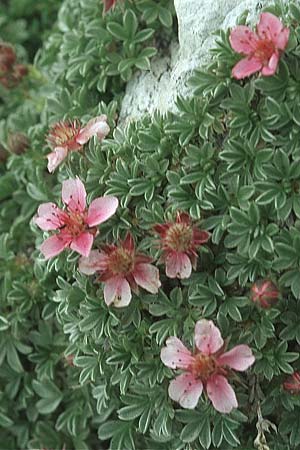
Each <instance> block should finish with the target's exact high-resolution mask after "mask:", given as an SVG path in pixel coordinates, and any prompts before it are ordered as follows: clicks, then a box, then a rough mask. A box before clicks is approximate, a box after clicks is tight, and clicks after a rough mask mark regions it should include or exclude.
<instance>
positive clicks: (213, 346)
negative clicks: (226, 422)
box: [160, 319, 255, 413]
mask: <svg viewBox="0 0 300 450" xmlns="http://www.w3.org/2000/svg"><path fill="white" fill-rule="evenodd" d="M195 345H196V351H195V352H194V354H192V353H191V352H190V351H189V350H188V349H187V348H186V347H185V346H184V345H183V343H182V342H181V340H180V339H178V338H176V337H170V338H168V339H167V346H166V347H164V348H163V349H162V350H161V354H160V356H161V360H162V362H163V363H164V364H165V365H166V366H167V367H170V368H171V369H182V370H183V373H182V374H181V375H179V376H178V377H176V378H175V379H174V380H173V381H171V383H170V385H169V396H170V397H171V399H172V400H174V401H176V402H178V403H179V404H180V405H181V406H182V407H183V408H189V409H193V408H195V407H196V405H197V403H198V400H199V397H200V395H201V394H202V391H203V389H205V390H206V393H207V395H208V397H209V399H210V400H211V401H212V404H213V406H214V408H215V409H216V410H217V411H219V412H221V413H229V412H230V411H231V410H232V409H233V408H237V406H238V403H237V399H236V396H235V392H234V390H233V389H232V387H231V386H230V384H229V383H228V381H227V377H228V373H229V370H230V369H234V370H238V371H244V370H247V369H248V367H250V366H251V365H252V364H253V363H254V361H255V358H254V356H253V354H252V351H251V349H250V347H248V345H237V346H236V347H233V348H232V349H231V350H229V351H228V352H225V353H224V351H223V346H224V341H223V339H222V336H221V333H220V330H219V329H218V328H217V327H216V326H215V325H214V323H213V322H212V321H211V320H205V319H203V320H199V321H198V322H197V323H196V326H195Z"/></svg>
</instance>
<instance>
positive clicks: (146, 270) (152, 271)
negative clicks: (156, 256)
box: [132, 264, 161, 294]
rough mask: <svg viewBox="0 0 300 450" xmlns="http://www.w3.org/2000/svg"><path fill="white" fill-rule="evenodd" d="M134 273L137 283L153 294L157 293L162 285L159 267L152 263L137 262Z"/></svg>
mask: <svg viewBox="0 0 300 450" xmlns="http://www.w3.org/2000/svg"><path fill="white" fill-rule="evenodd" d="M132 275H133V278H134V280H135V282H136V284H138V285H139V286H141V287H142V288H144V289H146V291H148V292H151V294H157V292H158V288H159V287H160V286H161V282H160V279H159V270H158V269H157V267H154V266H152V264H137V265H136V267H135V269H134V271H133V273H132Z"/></svg>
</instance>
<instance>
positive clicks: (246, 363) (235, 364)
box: [217, 345, 255, 371]
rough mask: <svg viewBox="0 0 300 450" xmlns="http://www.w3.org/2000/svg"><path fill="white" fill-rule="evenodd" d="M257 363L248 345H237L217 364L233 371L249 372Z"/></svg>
mask: <svg viewBox="0 0 300 450" xmlns="http://www.w3.org/2000/svg"><path fill="white" fill-rule="evenodd" d="M254 361H255V358H254V356H253V354H252V350H251V348H250V347H248V345H237V346H236V347H233V348H232V349H231V350H229V352H226V353H223V355H221V356H220V357H219V358H218V360H217V363H218V364H219V365H221V366H227V367H230V368H231V369H235V370H239V371H243V370H247V369H248V367H250V366H251V365H252V364H253V363H254Z"/></svg>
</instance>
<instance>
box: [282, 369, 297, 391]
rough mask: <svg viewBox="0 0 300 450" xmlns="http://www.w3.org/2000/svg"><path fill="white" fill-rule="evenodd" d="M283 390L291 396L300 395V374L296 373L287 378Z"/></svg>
mask: <svg viewBox="0 0 300 450" xmlns="http://www.w3.org/2000/svg"><path fill="white" fill-rule="evenodd" d="M283 388H284V389H285V390H286V391H289V392H290V393H291V394H300V372H294V373H293V374H292V375H290V376H289V377H287V379H286V380H285V382H284V383H283Z"/></svg>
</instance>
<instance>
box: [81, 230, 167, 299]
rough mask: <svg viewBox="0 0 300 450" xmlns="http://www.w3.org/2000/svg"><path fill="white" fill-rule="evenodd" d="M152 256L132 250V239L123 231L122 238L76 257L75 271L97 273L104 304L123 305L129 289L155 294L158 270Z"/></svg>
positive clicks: (128, 296) (129, 295) (158, 284)
mask: <svg viewBox="0 0 300 450" xmlns="http://www.w3.org/2000/svg"><path fill="white" fill-rule="evenodd" d="M151 261H152V259H151V258H150V257H149V256H145V255H143V254H140V253H136V251H135V245H134V241H133V238H132V236H131V234H130V233H128V234H127V236H126V238H125V240H124V241H122V242H120V244H119V245H118V246H116V245H106V246H105V247H104V248H103V250H102V251H100V250H92V251H91V254H90V256H89V257H88V258H80V261H79V270H80V271H81V272H82V273H84V274H86V275H92V274H94V273H96V272H97V273H98V274H99V280H100V281H103V282H104V300H105V302H106V304H107V305H110V304H112V303H114V305H115V306H117V307H122V306H127V305H128V304H129V303H130V300H131V289H132V290H133V291H135V292H137V291H138V286H140V287H142V288H144V289H146V291H148V292H151V294H156V293H157V292H158V288H159V287H160V285H161V283H160V280H159V271H158V269H157V268H156V267H154V266H153V265H152V264H150V262H151Z"/></svg>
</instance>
